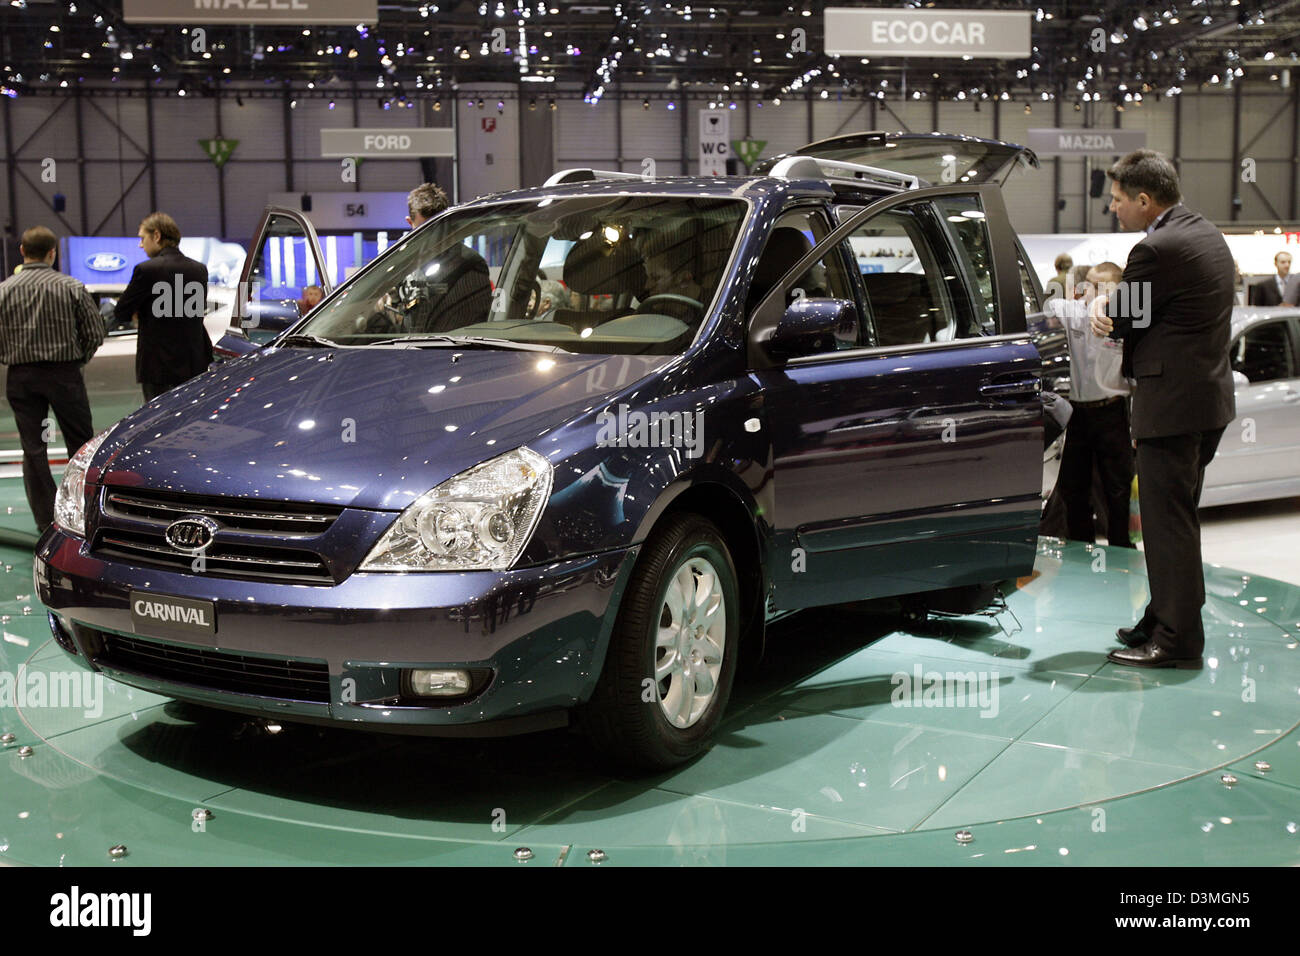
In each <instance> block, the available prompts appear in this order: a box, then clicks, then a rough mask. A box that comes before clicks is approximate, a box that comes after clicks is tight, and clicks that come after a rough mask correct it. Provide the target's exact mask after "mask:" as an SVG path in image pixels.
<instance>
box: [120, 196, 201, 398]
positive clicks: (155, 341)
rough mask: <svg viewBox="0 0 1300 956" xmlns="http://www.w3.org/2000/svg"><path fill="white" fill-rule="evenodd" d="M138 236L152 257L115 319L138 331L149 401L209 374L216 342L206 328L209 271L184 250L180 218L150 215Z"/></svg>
mask: <svg viewBox="0 0 1300 956" xmlns="http://www.w3.org/2000/svg"><path fill="white" fill-rule="evenodd" d="M139 235H140V248H142V249H144V251H145V252H146V253H147V254H148V256H149V258H148V259H147V260H146V261H144V262H142V263H140V264H139V265H138V266H136V267H135V271H134V272H132V273H131V281H130V282H129V283H128V284H127V287H126V291H125V292H123V293H122V296H121V298H119V299H118V300H117V306H116V308H114V310H113V318H114V320H115V321H116V322H117V323H118V324H119V325H125V324H134V325H135V327H136V328H138V329H139V330H140V331H139V335H138V336H137V339H136V346H135V380H136V381H137V382H139V383H140V389H141V391H143V392H144V400H145V401H146V402H148V401H152V400H153V399H154V398H157V397H158V396H159V395H161V394H162V393H163V392H166V391H168V390H169V389H172V388H175V387H176V386H177V385H180V384H181V383H182V382H185V381H188V380H189V379H191V378H193V377H194V376H195V375H198V374H199V373H201V372H205V371H207V368H208V365H210V364H211V362H212V340H211V339H210V338H208V332H207V329H205V328H204V327H203V315H204V313H205V312H206V311H207V296H208V269H207V266H205V265H204V264H203V263H201V262H197V261H195V260H194V259H191V258H189V257H188V256H186V255H184V254H183V253H182V252H181V250H180V241H181V231H180V227H178V226H177V225H176V220H174V219H173V218H172V217H171V216H169V215H167V214H166V213H165V212H155V213H152V214H150V215H148V216H146V217H145V219H144V221H143V222H141V223H140V232H139Z"/></svg>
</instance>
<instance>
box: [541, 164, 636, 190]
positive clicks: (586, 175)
mask: <svg viewBox="0 0 1300 956" xmlns="http://www.w3.org/2000/svg"><path fill="white" fill-rule="evenodd" d="M644 178H645V177H643V176H642V175H641V174H640V173H624V172H619V171H618V170H616V169H592V168H590V167H588V166H575V167H574V168H572V169H561V170H558V171H557V172H555V173H552V174H551V178H550V179H548V180H546V182H544V183H542V185H543V186H559V185H560V184H562V183H585V182H591V181H593V180H596V179H644Z"/></svg>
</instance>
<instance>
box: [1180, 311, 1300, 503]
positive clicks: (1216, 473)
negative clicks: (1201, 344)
mask: <svg viewBox="0 0 1300 956" xmlns="http://www.w3.org/2000/svg"><path fill="white" fill-rule="evenodd" d="M1230 355H1231V361H1232V377H1233V379H1235V380H1236V383H1237V418H1236V420H1235V421H1233V422H1232V423H1231V424H1229V425H1228V428H1227V430H1226V431H1224V433H1223V440H1222V441H1220V442H1219V451H1218V454H1217V455H1215V457H1214V461H1212V462H1210V467H1209V468H1207V469H1205V487H1204V490H1203V491H1202V492H1201V507H1202V508H1205V507H1211V506H1213V505H1227V504H1236V503H1238V502H1243V501H1264V500H1267V499H1270V498H1285V497H1289V496H1291V495H1300V308H1294V307H1289V306H1270V307H1265V306H1237V307H1236V308H1234V309H1233V310H1232V345H1231V348H1230Z"/></svg>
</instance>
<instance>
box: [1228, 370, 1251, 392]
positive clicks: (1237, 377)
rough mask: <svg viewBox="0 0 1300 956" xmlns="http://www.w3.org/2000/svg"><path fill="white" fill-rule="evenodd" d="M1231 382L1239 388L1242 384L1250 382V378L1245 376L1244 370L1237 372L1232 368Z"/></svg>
mask: <svg viewBox="0 0 1300 956" xmlns="http://www.w3.org/2000/svg"><path fill="white" fill-rule="evenodd" d="M1232 384H1233V385H1234V386H1235V387H1237V388H1240V387H1241V386H1243V385H1249V384H1250V379H1248V378H1246V373H1245V372H1238V371H1237V370H1236V369H1233V372H1232Z"/></svg>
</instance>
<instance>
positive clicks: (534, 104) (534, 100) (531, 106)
mask: <svg viewBox="0 0 1300 956" xmlns="http://www.w3.org/2000/svg"><path fill="white" fill-rule="evenodd" d="M528 108H529V109H530V110H535V109H537V97H535V96H534V97H532V98H531V99H530V100H529V101H528Z"/></svg>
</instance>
